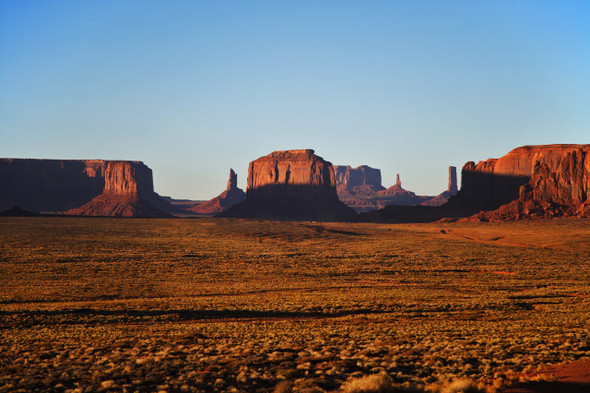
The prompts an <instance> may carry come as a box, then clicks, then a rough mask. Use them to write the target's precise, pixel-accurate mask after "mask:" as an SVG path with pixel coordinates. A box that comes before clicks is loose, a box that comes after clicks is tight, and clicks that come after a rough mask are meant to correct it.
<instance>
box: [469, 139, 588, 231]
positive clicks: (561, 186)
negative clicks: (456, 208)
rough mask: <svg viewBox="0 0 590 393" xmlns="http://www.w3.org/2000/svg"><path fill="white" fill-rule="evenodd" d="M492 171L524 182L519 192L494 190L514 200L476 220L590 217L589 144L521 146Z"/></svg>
mask: <svg viewBox="0 0 590 393" xmlns="http://www.w3.org/2000/svg"><path fill="white" fill-rule="evenodd" d="M491 173H492V175H493V176H500V177H512V178H518V179H524V181H523V184H521V185H520V186H519V187H518V190H517V191H516V192H515V190H514V188H515V187H513V188H511V189H509V190H494V191H495V194H494V195H501V196H506V195H508V194H509V193H510V195H512V196H514V198H513V201H511V202H510V201H509V203H507V204H504V205H503V206H501V207H500V208H498V209H496V210H494V211H487V212H480V213H478V214H477V215H475V216H474V219H479V220H486V221H487V220H512V219H527V218H546V217H556V216H578V217H590V145H541V146H523V147H519V148H516V149H514V150H512V151H511V152H510V153H508V154H507V155H505V156H504V157H502V158H500V159H498V160H497V161H496V162H495V164H494V165H493V168H492V171H491ZM462 191H463V189H461V192H462Z"/></svg>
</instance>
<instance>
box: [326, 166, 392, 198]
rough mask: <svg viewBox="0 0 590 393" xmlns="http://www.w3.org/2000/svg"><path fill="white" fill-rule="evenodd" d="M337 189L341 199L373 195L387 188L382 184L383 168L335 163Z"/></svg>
mask: <svg viewBox="0 0 590 393" xmlns="http://www.w3.org/2000/svg"><path fill="white" fill-rule="evenodd" d="M334 174H335V177H336V191H337V193H338V196H339V197H340V199H346V198H347V197H352V196H355V195H371V194H374V193H375V192H377V191H382V190H385V187H383V186H382V185H381V170H380V169H375V168H371V167H370V166H367V165H361V166H359V167H357V168H352V167H350V166H348V165H346V166H344V165H335V166H334Z"/></svg>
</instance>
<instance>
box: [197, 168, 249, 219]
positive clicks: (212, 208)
mask: <svg viewBox="0 0 590 393" xmlns="http://www.w3.org/2000/svg"><path fill="white" fill-rule="evenodd" d="M245 199H246V193H245V192H244V191H243V190H241V189H240V188H238V175H237V174H236V173H235V172H234V170H233V169H230V170H229V180H228V182H227V188H226V189H225V191H223V192H222V193H221V194H219V195H218V196H216V197H215V198H213V199H211V200H209V201H206V202H203V203H201V204H199V205H197V206H194V207H191V208H189V209H188V210H189V211H190V212H192V213H196V214H199V215H211V216H212V215H215V214H219V213H221V212H224V211H226V210H227V209H229V208H230V207H232V206H233V205H235V204H237V203H240V202H242V201H243V200H245Z"/></svg>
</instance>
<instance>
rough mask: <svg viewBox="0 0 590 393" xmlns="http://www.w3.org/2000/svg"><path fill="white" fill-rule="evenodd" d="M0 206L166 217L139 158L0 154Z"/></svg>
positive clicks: (148, 172)
mask: <svg viewBox="0 0 590 393" xmlns="http://www.w3.org/2000/svg"><path fill="white" fill-rule="evenodd" d="M0 184H2V187H1V188H0V210H4V209H8V208H10V207H12V206H19V207H20V208H22V209H24V210H28V211H32V212H66V213H67V214H73V215H101V216H103V215H104V216H142V217H144V216H147V217H153V216H168V213H166V212H165V210H166V209H167V207H168V206H169V204H167V203H166V202H165V201H163V200H162V199H161V198H160V197H159V196H158V194H156V193H155V192H154V190H153V181H152V171H151V169H150V168H148V167H147V166H145V165H144V164H143V163H142V162H139V161H105V160H36V159H0Z"/></svg>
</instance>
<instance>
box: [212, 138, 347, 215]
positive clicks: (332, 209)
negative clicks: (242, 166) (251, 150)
mask: <svg viewBox="0 0 590 393" xmlns="http://www.w3.org/2000/svg"><path fill="white" fill-rule="evenodd" d="M352 216H354V212H353V211H352V210H351V209H349V208H348V207H347V206H346V205H344V204H343V203H342V202H340V201H339V200H338V196H337V194H336V185H335V177H334V168H333V167H332V164H331V163H330V162H328V161H325V160H324V159H323V158H321V157H319V156H317V155H315V154H314V151H313V150H311V149H305V150H285V151H275V152H273V153H271V154H269V155H267V156H264V157H260V158H258V159H257V160H254V161H252V162H251V163H250V165H249V168H248V188H247V190H246V200H245V201H243V202H241V203H239V204H237V205H234V206H233V207H231V208H230V209H228V210H227V211H225V212H223V213H221V214H219V215H218V217H257V218H266V219H293V220H299V219H312V220H334V219H348V218H351V217H352Z"/></svg>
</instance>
